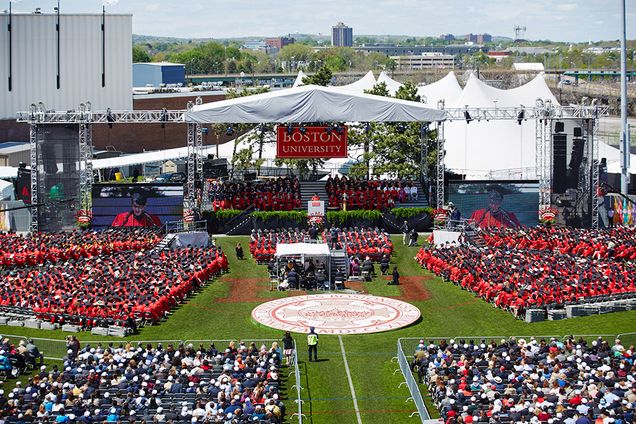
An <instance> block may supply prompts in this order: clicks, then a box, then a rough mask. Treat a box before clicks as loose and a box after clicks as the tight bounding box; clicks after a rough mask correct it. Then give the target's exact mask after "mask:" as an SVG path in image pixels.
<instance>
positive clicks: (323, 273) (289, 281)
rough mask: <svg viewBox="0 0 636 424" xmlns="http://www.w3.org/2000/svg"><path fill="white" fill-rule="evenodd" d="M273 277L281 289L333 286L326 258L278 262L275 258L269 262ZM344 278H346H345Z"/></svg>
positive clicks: (268, 268) (325, 287) (270, 272)
mask: <svg viewBox="0 0 636 424" xmlns="http://www.w3.org/2000/svg"><path fill="white" fill-rule="evenodd" d="M267 270H268V271H269V274H270V277H271V278H272V279H276V280H278V289H279V290H294V289H295V290H317V289H329V288H331V282H330V281H329V276H328V275H327V264H326V262H325V261H324V259H312V258H308V259H306V260H305V262H304V263H301V262H300V261H298V260H289V261H287V262H283V263H280V262H279V263H277V262H276V261H275V260H274V258H272V259H270V260H269V262H268V264H267ZM343 280H344V278H343Z"/></svg>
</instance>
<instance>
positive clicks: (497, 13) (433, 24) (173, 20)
mask: <svg viewBox="0 0 636 424" xmlns="http://www.w3.org/2000/svg"><path fill="white" fill-rule="evenodd" d="M8 4H9V2H8V0H0V5H2V6H0V10H3V9H6V8H8ZM55 4H56V0H22V1H19V2H17V3H14V4H13V7H14V10H18V11H23V12H30V11H33V10H34V9H35V8H36V7H41V8H42V10H43V11H44V12H52V11H53V7H54V6H55ZM101 5H102V1H101V0H61V10H62V12H65V13H71V12H100V11H101ZM620 7H621V0H525V1H524V0H427V1H423V0H373V1H372V0H356V1H347V0H319V1H318V0H315V1H310V0H295V1H289V0H279V1H265V0H229V1H228V0H224V1H217V0H208V1H205V0H180V1H176V0H119V2H118V3H117V4H115V5H111V6H107V11H108V12H112V13H132V14H133V32H134V33H136V34H147V35H162V36H171V37H184V38H198V37H213V38H222V37H239V36H276V35H285V34H287V33H295V32H301V33H313V34H318V33H322V34H329V32H330V28H331V26H332V25H335V24H336V23H337V22H338V21H342V22H344V23H345V24H347V25H349V26H351V27H353V30H354V36H355V35H356V34H401V35H414V36H426V35H432V36H438V35H440V34H442V33H453V34H466V33H469V32H472V33H483V32H488V33H490V34H493V35H502V36H508V37H512V36H513V35H514V31H513V28H514V26H515V25H525V26H526V27H527V32H526V38H528V39H533V40H534V39H551V40H559V41H588V40H592V41H598V40H618V39H619V38H620ZM627 37H628V38H630V39H634V38H636V1H634V0H627Z"/></svg>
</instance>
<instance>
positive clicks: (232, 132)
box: [225, 125, 234, 137]
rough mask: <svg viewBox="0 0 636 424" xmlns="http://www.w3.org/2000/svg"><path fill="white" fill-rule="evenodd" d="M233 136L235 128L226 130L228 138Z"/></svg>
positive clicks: (230, 127)
mask: <svg viewBox="0 0 636 424" xmlns="http://www.w3.org/2000/svg"><path fill="white" fill-rule="evenodd" d="M232 134H234V128H232V126H231V125H230V126H229V127H227V128H226V129H225V135H227V136H228V137H230V136H232Z"/></svg>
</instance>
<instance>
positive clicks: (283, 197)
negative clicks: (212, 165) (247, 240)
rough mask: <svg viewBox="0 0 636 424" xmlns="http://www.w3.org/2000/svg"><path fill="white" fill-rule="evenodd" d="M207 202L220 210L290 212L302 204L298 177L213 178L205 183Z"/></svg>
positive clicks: (214, 208)
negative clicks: (220, 179)
mask: <svg viewBox="0 0 636 424" xmlns="http://www.w3.org/2000/svg"><path fill="white" fill-rule="evenodd" d="M204 198H205V199H204V203H209V204H211V205H212V209H213V210H214V211H215V212H216V211H217V210H220V209H239V210H243V209H247V208H249V207H254V208H256V209H258V210H261V211H291V210H294V209H296V208H300V207H301V206H302V203H301V197H300V183H299V181H298V178H296V177H293V178H287V177H280V178H277V179H275V180H271V181H258V182H252V181H245V182H238V181H212V182H209V183H206V190H205V193H204Z"/></svg>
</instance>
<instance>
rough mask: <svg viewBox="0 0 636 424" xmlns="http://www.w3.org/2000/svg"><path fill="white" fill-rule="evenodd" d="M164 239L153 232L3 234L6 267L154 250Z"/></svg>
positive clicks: (1, 259) (0, 256)
mask: <svg viewBox="0 0 636 424" xmlns="http://www.w3.org/2000/svg"><path fill="white" fill-rule="evenodd" d="M160 239H161V237H160V236H159V235H158V234H157V233H156V232H155V231H153V230H148V229H143V228H137V229H133V230H128V231H126V230H125V229H121V230H120V229H118V230H117V231H104V232H93V231H73V232H64V233H33V234H27V235H22V234H16V233H0V266H2V267H3V268H5V269H6V268H9V267H21V266H29V265H31V266H33V265H39V264H44V263H50V264H55V263H57V262H62V261H65V260H69V259H78V258H80V257H91V256H98V255H109V254H111V253H113V252H121V251H139V250H146V249H150V248H151V247H153V246H154V245H155V244H156V243H157V242H158V241H159V240H160Z"/></svg>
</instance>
